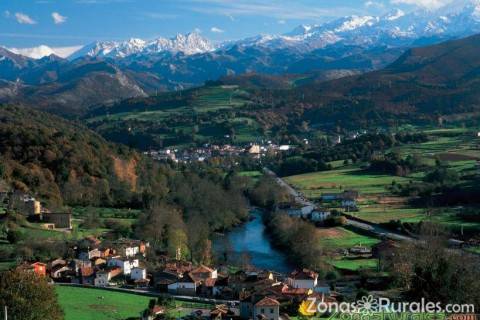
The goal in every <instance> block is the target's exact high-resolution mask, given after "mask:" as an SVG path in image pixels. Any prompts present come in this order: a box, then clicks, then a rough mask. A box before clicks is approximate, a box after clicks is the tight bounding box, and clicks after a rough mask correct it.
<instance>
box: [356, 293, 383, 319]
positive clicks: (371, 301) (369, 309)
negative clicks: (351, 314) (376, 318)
mask: <svg viewBox="0 0 480 320" xmlns="http://www.w3.org/2000/svg"><path fill="white" fill-rule="evenodd" d="M356 306H357V310H356V311H357V312H358V313H365V314H372V313H374V312H378V311H380V310H379V309H380V308H379V304H378V300H377V299H375V298H374V297H373V296H371V295H369V296H363V297H362V299H360V300H358V301H357V303H356Z"/></svg>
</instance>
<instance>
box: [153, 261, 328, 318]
mask: <svg viewBox="0 0 480 320" xmlns="http://www.w3.org/2000/svg"><path fill="white" fill-rule="evenodd" d="M153 278H154V285H155V288H156V290H158V291H159V292H165V293H170V294H173V295H185V296H187V295H188V296H197V297H198V296H200V297H207V298H217V299H224V300H229V301H232V300H233V301H239V305H238V309H239V314H238V317H239V318H241V319H268V320H278V319H280V318H281V311H280V306H281V305H282V304H290V303H293V302H295V303H299V302H301V301H304V300H305V299H306V298H307V297H311V296H317V297H318V298H319V299H323V300H322V301H336V298H335V293H334V292H332V291H331V290H330V287H329V285H328V284H326V283H322V282H321V281H319V279H318V274H317V273H316V272H313V271H311V270H307V269H303V270H295V271H293V272H292V273H290V274H288V275H282V274H279V273H274V272H270V271H266V270H255V269H249V270H239V271H238V272H236V273H233V274H232V273H228V272H227V270H217V269H214V268H210V267H207V266H204V265H200V266H196V267H193V266H192V264H191V263H189V262H185V261H168V262H167V263H166V264H165V268H164V269H163V270H161V271H158V272H156V273H155V274H154V277H153ZM319 301H320V300H319ZM217 309H218V310H217ZM217 309H216V310H214V311H212V312H213V314H212V315H211V316H212V317H213V318H216V317H217V316H221V315H222V314H223V315H226V314H227V313H228V308H226V309H225V310H223V311H222V309H221V308H220V309H219V308H217Z"/></svg>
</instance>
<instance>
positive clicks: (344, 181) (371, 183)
mask: <svg viewBox="0 0 480 320" xmlns="http://www.w3.org/2000/svg"><path fill="white" fill-rule="evenodd" d="M285 180H286V181H287V182H288V183H289V184H291V185H292V186H294V187H295V188H296V189H297V190H300V191H301V192H303V193H304V194H305V195H306V196H307V197H311V198H317V197H320V196H321V195H322V193H329V192H341V191H343V190H347V189H355V190H358V191H359V192H361V193H362V194H378V193H384V192H386V189H385V186H387V185H390V184H391V183H392V181H395V182H397V183H406V182H408V181H409V180H410V179H408V178H404V177H397V176H389V175H382V174H370V173H365V172H364V171H363V170H361V169H360V168H358V167H355V166H350V167H346V168H345V167H342V168H339V169H335V170H329V171H321V172H313V173H307V174H301V175H297V176H291V177H287V178H286V179H285Z"/></svg>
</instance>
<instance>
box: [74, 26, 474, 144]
mask: <svg viewBox="0 0 480 320" xmlns="http://www.w3.org/2000/svg"><path fill="white" fill-rule="evenodd" d="M479 52H480V35H474V36H470V37H467V38H462V39H458V40H450V41H446V42H443V43H440V44H436V45H431V46H425V47H418V48H412V49H409V50H407V51H406V52H405V53H404V54H402V55H401V56H400V57H399V58H398V59H397V60H396V61H395V62H394V63H392V64H390V65H389V66H387V67H386V68H384V69H381V70H377V71H371V72H367V73H363V74H360V75H350V76H345V77H343V78H340V79H335V80H330V81H324V80H315V79H310V81H308V82H306V83H304V82H303V78H298V77H297V78H296V77H293V76H269V75H242V76H231V77H227V78H223V79H222V80H221V81H215V82H209V83H207V84H206V85H205V86H203V87H198V88H192V89H189V90H184V91H180V92H168V93H162V94H158V95H154V96H150V97H145V98H131V99H126V100H123V101H121V102H118V103H115V104H105V105H103V106H100V107H96V108H93V109H91V110H90V111H89V112H88V113H87V114H86V115H85V116H84V117H83V121H85V122H86V123H88V126H89V127H90V128H92V129H94V130H95V131H97V132H98V133H100V134H101V135H102V136H104V137H106V138H107V139H108V140H113V141H116V142H120V143H124V144H128V145H131V146H134V147H136V148H139V149H146V150H148V149H149V148H161V147H165V146H171V145H174V146H178V145H185V144H204V143H232V142H234V143H248V142H252V141H256V140H259V139H264V138H270V139H275V140H277V141H285V142H286V143H288V141H295V138H294V136H296V137H306V138H308V137H310V136H312V135H316V134H317V133H318V131H319V130H320V131H322V132H329V133H333V132H336V133H338V132H341V131H343V132H345V131H347V132H349V131H350V132H351V131H353V132H355V131H360V130H364V129H372V130H378V129H379V128H382V129H384V128H392V127H393V128H396V127H400V126H402V125H407V124H408V125H416V126H420V127H422V126H424V125H437V124H439V123H444V124H445V123H448V122H453V123H456V125H457V126H459V125H461V124H470V125H478V123H480V55H479V54H478V53H479ZM292 83H293V84H292ZM232 137H234V138H232ZM232 139H233V140H232Z"/></svg>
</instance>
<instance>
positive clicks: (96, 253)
mask: <svg viewBox="0 0 480 320" xmlns="http://www.w3.org/2000/svg"><path fill="white" fill-rule="evenodd" d="M101 256H102V253H101V252H100V250H98V249H92V250H86V251H82V252H80V253H79V254H78V259H80V260H91V259H93V258H100V257H101Z"/></svg>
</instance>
